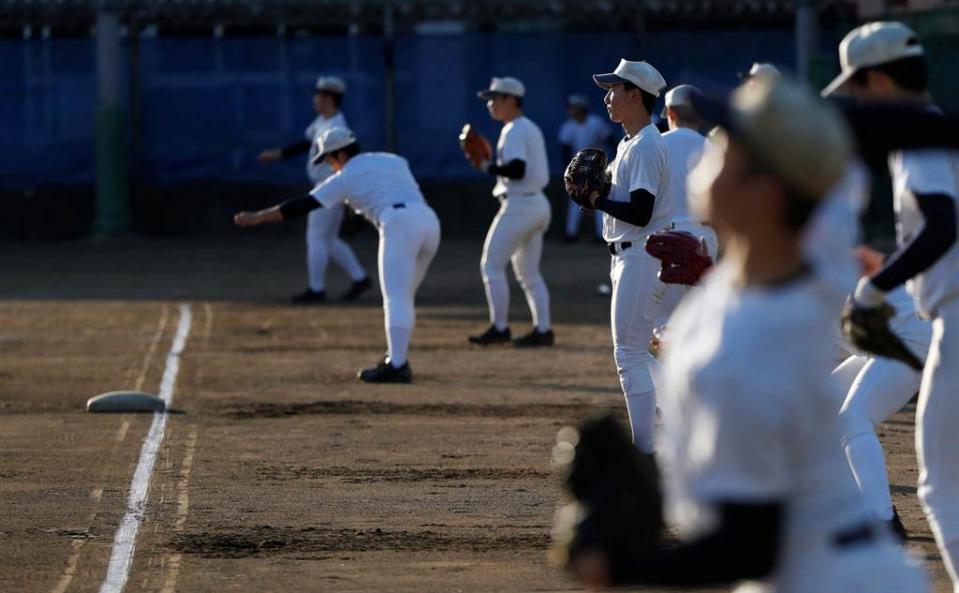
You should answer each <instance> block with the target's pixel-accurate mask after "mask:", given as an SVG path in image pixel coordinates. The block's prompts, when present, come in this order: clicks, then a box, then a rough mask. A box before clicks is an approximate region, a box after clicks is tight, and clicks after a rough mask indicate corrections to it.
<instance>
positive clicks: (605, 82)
mask: <svg viewBox="0 0 959 593" xmlns="http://www.w3.org/2000/svg"><path fill="white" fill-rule="evenodd" d="M593 80H594V81H595V82H596V84H597V85H598V86H599V87H600V88H604V89H608V88H609V87H611V86H613V85H614V84H622V83H624V82H631V83H633V84H635V85H636V86H638V87H639V88H641V89H643V90H644V91H646V92H647V93H649V94H650V95H652V96H654V97H658V96H659V93H661V92H662V91H663V89H664V88H666V80H665V79H664V78H663V75H662V74H660V73H659V70H657V69H655V68H653V67H652V65H650V64H648V63H646V62H630V61H628V60H625V59H623V60H620V61H619V65H618V66H616V69H615V70H613V71H612V72H609V73H607V74H594V75H593Z"/></svg>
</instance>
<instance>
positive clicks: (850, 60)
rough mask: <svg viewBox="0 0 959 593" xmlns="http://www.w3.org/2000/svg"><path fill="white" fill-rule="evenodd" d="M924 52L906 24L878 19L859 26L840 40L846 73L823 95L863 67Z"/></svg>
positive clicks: (833, 82)
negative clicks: (879, 20)
mask: <svg viewBox="0 0 959 593" xmlns="http://www.w3.org/2000/svg"><path fill="white" fill-rule="evenodd" d="M923 53H924V52H923V49H922V45H920V44H919V38H918V37H917V36H916V32H915V31H913V30H912V29H910V28H909V27H907V26H906V25H904V24H902V23H898V22H895V21H893V22H876V23H867V24H865V25H862V26H861V27H857V28H855V29H853V30H852V31H850V32H849V34H848V35H846V36H845V37H844V38H843V40H842V42H840V43H839V64H840V65H841V66H842V72H840V73H839V76H837V77H836V78H835V79H833V81H832V82H830V83H829V85H828V86H827V87H826V88H824V89H823V91H822V94H823V96H824V97H825V96H827V95H831V94H833V93H835V92H836V91H837V90H839V89H840V87H842V86H843V85H845V84H846V83H847V82H849V79H850V78H851V77H852V75H853V74H855V73H856V72H857V71H858V70H859V69H860V68H869V67H871V66H879V65H880V64H887V63H889V62H894V61H896V60H899V59H902V58H909V57H913V56H921V55H923Z"/></svg>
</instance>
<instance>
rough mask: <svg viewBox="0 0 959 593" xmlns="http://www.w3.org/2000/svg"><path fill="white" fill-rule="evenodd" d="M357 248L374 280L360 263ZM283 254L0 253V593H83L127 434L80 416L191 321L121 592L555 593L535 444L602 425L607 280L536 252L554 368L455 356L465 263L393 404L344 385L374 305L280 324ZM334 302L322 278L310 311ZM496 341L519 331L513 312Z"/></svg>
mask: <svg viewBox="0 0 959 593" xmlns="http://www.w3.org/2000/svg"><path fill="white" fill-rule="evenodd" d="M357 250H358V252H359V254H360V255H361V258H362V259H363V260H364V261H365V262H366V264H367V265H368V266H369V267H370V269H375V268H374V258H375V245H374V243H373V241H372V240H371V237H369V236H366V237H363V238H361V240H359V241H358V242H357ZM302 251H303V250H302V245H301V243H300V239H299V237H288V238H281V239H277V238H276V237H263V236H257V235H256V234H255V233H254V234H251V235H250V236H248V237H245V238H243V239H242V240H239V241H234V242H229V243H227V242H186V241H149V242H148V241H145V240H128V241H123V242H120V243H99V244H98V243H56V244H30V245H4V246H3V248H2V249H0V270H2V271H3V273H2V275H0V353H2V355H0V509H3V512H2V519H0V535H2V536H3V537H2V538H0V590H2V591H23V592H41V591H43V592H56V593H63V592H64V591H71V592H75V591H95V590H97V588H98V587H99V585H100V583H101V582H102V580H103V578H104V575H105V570H106V566H107V563H108V561H109V557H110V550H111V545H112V541H113V535H114V532H115V530H116V526H117V523H118V521H119V519H120V517H121V516H122V514H123V512H124V510H125V505H126V502H125V501H126V495H127V489H128V488H129V484H130V479H131V476H132V473H133V468H134V467H135V465H136V463H137V460H138V457H139V454H140V445H141V443H142V441H143V438H144V436H145V435H146V432H147V429H148V427H149V424H150V418H149V417H145V416H132V415H89V414H86V413H84V412H83V405H84V402H85V400H86V398H87V397H89V396H90V395H93V394H96V393H100V392H103V391H108V390H113V389H120V388H132V387H137V386H140V387H142V388H143V389H145V390H147V391H157V390H158V386H159V382H160V377H161V375H162V373H163V368H164V360H165V356H166V353H167V352H168V351H169V349H170V343H171V339H172V336H173V332H174V330H175V327H176V324H177V321H178V305H179V303H181V302H186V303H189V304H190V305H191V307H192V311H193V315H194V319H193V326H192V331H191V334H190V337H189V340H188V342H187V347H186V350H185V352H184V354H183V363H182V366H181V370H180V375H179V380H178V383H177V386H176V393H175V396H174V408H176V409H177V410H178V411H180V412H182V413H179V414H175V415H172V416H171V417H170V419H169V423H168V425H167V431H166V436H165V439H164V441H163V448H162V450H161V453H160V457H159V459H158V462H157V466H156V468H155V470H154V474H153V479H152V482H151V487H150V492H149V501H148V507H147V513H146V520H145V522H144V524H143V528H142V529H141V532H140V536H139V539H138V542H137V547H136V552H135V560H134V564H133V570H132V574H131V578H130V581H129V584H128V586H127V590H128V591H160V592H166V593H169V592H172V591H180V592H191V593H192V592H207V591H210V592H216V593H222V592H225V591H299V590H317V591H337V592H339V591H343V592H346V591H425V592H430V591H436V592H440V591H443V592H446V591H560V590H564V591H565V590H578V588H577V587H576V585H575V584H574V583H573V582H571V581H570V580H568V579H567V578H566V577H565V576H564V575H563V574H562V573H560V572H559V571H557V570H555V569H554V568H552V567H551V566H549V565H548V564H547V563H546V561H545V555H544V550H545V547H546V546H547V544H548V541H549V536H548V530H549V525H550V522H551V519H552V513H553V510H554V508H555V507H556V504H557V502H558V501H559V500H560V498H561V495H560V490H559V487H558V482H557V478H556V477H555V475H554V474H553V471H552V468H551V467H550V460H549V459H550V449H551V446H552V443H553V440H554V436H555V433H556V431H557V429H559V428H560V427H562V426H564V425H566V424H569V423H573V422H575V421H576V420H578V419H579V418H581V417H583V416H584V415H585V414H587V413H589V412H591V411H594V410H597V409H604V408H609V409H618V408H619V404H620V399H619V398H620V395H619V388H618V381H617V379H616V373H615V369H614V367H613V363H612V356H611V345H610V337H609V328H608V325H607V324H608V311H607V307H608V303H607V302H606V301H605V300H604V299H603V298H602V297H599V296H597V295H596V286H597V285H598V284H599V283H600V282H602V281H604V280H605V277H606V273H607V266H608V258H607V256H606V255H605V254H604V251H603V250H602V248H601V247H599V246H596V245H593V244H586V243H585V242H584V244H582V245H576V246H560V245H555V244H549V245H548V246H547V249H546V255H545V275H546V278H547V282H548V283H549V284H550V287H551V290H552V295H553V302H554V319H555V320H556V330H557V336H558V345H557V347H556V348H554V349H553V350H549V351H532V352H526V351H517V350H514V349H511V348H497V349H491V350H485V351H484V350H479V349H474V348H471V347H469V346H468V345H467V344H466V340H465V337H466V335H467V334H468V333H470V332H474V331H477V330H480V329H482V328H483V327H484V326H485V324H486V315H485V301H484V298H483V292H482V284H481V283H480V280H479V276H478V260H479V251H480V244H479V243H478V242H474V241H467V242H456V241H448V242H446V243H444V245H443V246H442V248H441V252H440V255H439V256H438V258H437V260H436V262H435V263H434V266H433V268H432V270H431V272H430V274H429V276H428V277H427V280H426V283H425V284H424V286H423V288H422V290H421V297H420V300H419V303H420V308H419V325H418V328H417V332H416V335H415V337H414V345H413V348H412V351H411V361H412V364H413V367H414V370H415V373H416V379H417V381H416V383H415V384H413V385H411V386H393V387H387V386H365V385H362V384H359V383H357V382H356V381H355V379H354V373H355V371H356V370H357V369H358V368H361V367H363V366H368V365H369V364H371V363H373V362H375V361H376V359H377V358H378V357H379V356H381V355H382V352H383V348H384V345H383V344H384V339H383V330H382V315H381V310H380V305H379V297H378V295H377V294H370V295H368V296H367V297H366V298H365V299H363V300H362V301H361V302H360V303H359V304H357V305H355V306H339V305H332V306H325V307H316V308H308V309H303V308H294V307H290V306H287V305H286V304H285V302H284V301H285V298H286V297H287V296H288V295H289V294H292V293H293V292H295V291H297V290H299V289H300V288H301V283H302V277H303V273H302V269H301V268H302V255H301V254H302ZM344 288H345V284H344V281H343V279H342V278H341V277H340V276H338V275H336V274H334V275H333V282H332V289H333V293H334V294H335V293H336V292H339V291H341V290H343V289H344ZM513 313H514V315H513V319H514V321H513V329H514V332H516V331H520V330H524V331H525V326H526V324H527V323H528V322H527V319H528V314H527V313H526V311H525V303H524V302H523V298H522V296H521V293H519V291H518V290H515V286H514V292H513ZM911 418H912V410H911V409H907V410H906V411H904V412H903V413H900V414H899V415H897V416H896V418H895V419H893V420H892V421H891V422H889V423H887V424H885V425H884V426H883V435H882V436H883V441H884V443H885V444H886V446H887V450H888V451H890V455H889V464H890V472H891V477H892V482H893V484H894V496H895V500H896V503H897V505H898V506H899V509H900V511H901V512H902V513H903V519H904V521H905V523H906V526H907V527H908V528H909V530H910V532H911V534H912V539H911V542H910V543H911V545H912V546H913V547H915V548H916V549H917V550H918V551H919V552H920V554H921V555H924V556H925V557H926V558H927V559H928V564H929V566H930V569H931V571H932V573H933V576H934V578H935V582H936V590H937V591H943V592H945V591H947V590H948V589H949V587H948V582H947V579H946V576H945V573H944V572H943V570H942V566H941V563H940V562H939V560H938V555H937V553H936V552H935V546H934V544H933V543H932V537H931V534H930V533H929V530H928V527H927V526H926V523H925V521H924V519H923V518H922V515H921V512H920V511H919V507H918V504H917V502H916V499H915V487H914V484H915V481H916V469H915V460H914V455H913V444H912V435H913V430H912V426H911Z"/></svg>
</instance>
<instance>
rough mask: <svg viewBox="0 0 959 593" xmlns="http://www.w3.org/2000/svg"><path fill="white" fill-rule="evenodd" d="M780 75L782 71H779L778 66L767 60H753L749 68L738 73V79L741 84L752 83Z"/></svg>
mask: <svg viewBox="0 0 959 593" xmlns="http://www.w3.org/2000/svg"><path fill="white" fill-rule="evenodd" d="M781 76H782V73H781V72H779V68H777V67H775V66H773V65H772V64H770V63H769V62H753V65H752V66H750V67H749V70H748V71H746V72H744V73H741V74H740V75H739V78H740V80H742V83H743V84H752V83H753V82H756V81H759V80H763V79H770V78H779V77H781Z"/></svg>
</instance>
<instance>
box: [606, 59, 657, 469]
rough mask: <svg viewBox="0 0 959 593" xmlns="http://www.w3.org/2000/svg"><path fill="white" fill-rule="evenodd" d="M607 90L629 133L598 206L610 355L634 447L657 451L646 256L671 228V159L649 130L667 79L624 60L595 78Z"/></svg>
mask: <svg viewBox="0 0 959 593" xmlns="http://www.w3.org/2000/svg"><path fill="white" fill-rule="evenodd" d="M593 80H594V81H595V82H596V84H597V85H598V86H599V87H600V88H603V89H605V90H606V98H605V102H606V108H607V111H608V112H609V118H610V120H612V121H613V122H616V123H618V124H621V125H622V126H623V130H625V132H626V135H625V136H624V137H623V139H622V140H621V141H620V143H619V146H618V147H617V149H616V157H615V158H614V159H613V161H612V163H611V164H610V166H609V170H610V173H611V186H610V190H609V195H608V196H607V197H599V198H596V199H595V200H593V202H592V203H593V206H594V208H595V209H596V210H599V211H601V212H602V213H603V238H604V239H605V240H606V242H607V246H608V249H609V253H610V256H611V262H610V280H611V284H612V304H611V309H610V311H611V319H610V324H611V326H612V333H613V356H614V358H615V359H616V370H617V372H618V373H619V380H620V384H621V385H622V388H623V394H624V395H625V397H626V407H627V409H628V411H629V423H630V426H631V428H632V433H633V443H634V444H635V445H636V447H637V448H638V449H639V450H640V451H642V452H645V453H650V452H652V450H653V429H654V426H655V421H656V397H655V390H654V387H653V377H652V373H651V369H652V366H653V365H654V364H655V360H654V359H653V357H652V355H650V353H649V351H648V343H649V339H650V337H651V336H652V332H653V327H654V326H655V324H656V321H657V319H658V318H659V306H660V302H661V301H662V298H663V292H664V291H665V285H663V283H662V282H660V281H659V279H658V278H657V273H658V271H659V261H658V260H656V259H655V258H653V257H652V256H651V255H649V254H648V253H646V251H645V250H644V249H643V242H644V241H645V239H646V237H647V236H648V235H649V234H650V233H651V232H654V231H656V230H659V229H661V228H663V227H665V226H667V225H668V224H669V223H670V222H671V218H670V216H671V214H672V212H673V203H672V199H671V196H670V194H669V191H670V186H669V182H670V168H669V156H668V153H667V149H666V144H665V142H664V141H663V137H662V136H661V135H660V133H659V130H658V129H656V126H655V125H653V124H652V121H651V116H652V113H653V105H654V103H655V101H656V98H657V97H658V96H659V94H660V92H661V91H662V90H663V88H665V86H666V81H665V80H663V77H662V75H660V73H659V72H658V71H657V70H656V68H654V67H653V66H651V65H650V64H648V63H646V62H630V61H627V60H621V61H620V63H619V65H618V66H617V67H616V69H615V70H614V71H613V72H611V73H608V74H596V75H594V76H593Z"/></svg>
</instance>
